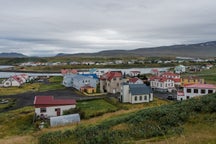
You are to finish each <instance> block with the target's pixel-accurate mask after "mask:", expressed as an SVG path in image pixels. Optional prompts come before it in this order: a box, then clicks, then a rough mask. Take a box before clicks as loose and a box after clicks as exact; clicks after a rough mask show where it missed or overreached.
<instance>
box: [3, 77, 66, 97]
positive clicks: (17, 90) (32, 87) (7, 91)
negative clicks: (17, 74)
mask: <svg viewBox="0 0 216 144" xmlns="http://www.w3.org/2000/svg"><path fill="white" fill-rule="evenodd" d="M62 79H63V78H62V77H60V76H56V77H50V78H49V83H47V84H45V83H37V82H35V83H32V84H31V83H25V84H24V85H22V86H21V87H7V88H4V87H0V96H1V95H15V94H21V93H25V92H44V91H49V90H58V89H64V88H65V87H64V86H63V85H62V84H61V83H62Z"/></svg>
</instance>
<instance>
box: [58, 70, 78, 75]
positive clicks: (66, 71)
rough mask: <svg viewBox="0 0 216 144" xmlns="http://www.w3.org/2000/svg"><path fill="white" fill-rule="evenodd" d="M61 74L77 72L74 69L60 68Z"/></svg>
mask: <svg viewBox="0 0 216 144" xmlns="http://www.w3.org/2000/svg"><path fill="white" fill-rule="evenodd" d="M61 74H62V75H63V76H64V75H66V74H77V70H76V69H62V70H61Z"/></svg>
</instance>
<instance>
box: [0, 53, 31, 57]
mask: <svg viewBox="0 0 216 144" xmlns="http://www.w3.org/2000/svg"><path fill="white" fill-rule="evenodd" d="M24 57H27V56H26V55H23V54H21V53H0V58H24Z"/></svg>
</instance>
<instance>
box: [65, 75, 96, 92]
mask: <svg viewBox="0 0 216 144" xmlns="http://www.w3.org/2000/svg"><path fill="white" fill-rule="evenodd" d="M63 85H64V86H65V87H74V88H76V89H77V90H80V88H81V87H84V86H91V87H94V88H96V87H97V79H94V78H91V77H87V76H82V75H74V74H67V75H65V76H64V78H63Z"/></svg>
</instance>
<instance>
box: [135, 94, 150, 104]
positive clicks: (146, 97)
mask: <svg viewBox="0 0 216 144" xmlns="http://www.w3.org/2000/svg"><path fill="white" fill-rule="evenodd" d="M149 101H150V98H149V94H143V95H132V96H131V103H132V104H135V103H143V102H149Z"/></svg>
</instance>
